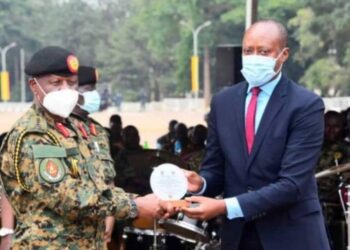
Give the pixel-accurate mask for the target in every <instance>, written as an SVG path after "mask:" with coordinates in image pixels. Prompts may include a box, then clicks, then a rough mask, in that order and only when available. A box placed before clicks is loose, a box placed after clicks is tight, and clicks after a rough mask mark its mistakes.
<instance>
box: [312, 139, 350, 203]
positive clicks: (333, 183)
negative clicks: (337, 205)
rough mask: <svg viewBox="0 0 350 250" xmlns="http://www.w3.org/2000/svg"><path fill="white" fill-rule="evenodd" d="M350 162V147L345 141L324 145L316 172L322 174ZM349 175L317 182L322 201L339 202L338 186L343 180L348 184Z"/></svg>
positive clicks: (333, 176) (335, 176)
mask: <svg viewBox="0 0 350 250" xmlns="http://www.w3.org/2000/svg"><path fill="white" fill-rule="evenodd" d="M349 160H350V145H349V144H348V143H347V142H345V141H340V142H335V143H333V144H324V145H323V147H322V151H321V155H320V158H319V160H318V163H317V166H316V172H321V171H323V170H326V169H328V168H331V167H333V166H335V165H337V164H345V163H348V162H349ZM347 175H348V173H342V174H341V175H331V176H328V177H324V178H320V179H319V180H317V185H318V193H319V196H320V200H321V201H327V202H338V201H339V197H338V196H339V194H338V186H339V184H340V182H341V178H342V179H343V180H344V181H345V182H348V180H347V179H348V177H347Z"/></svg>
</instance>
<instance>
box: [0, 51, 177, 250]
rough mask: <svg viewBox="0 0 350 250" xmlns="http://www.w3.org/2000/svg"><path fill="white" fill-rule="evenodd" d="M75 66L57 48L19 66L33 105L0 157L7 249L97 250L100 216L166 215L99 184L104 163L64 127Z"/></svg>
mask: <svg viewBox="0 0 350 250" xmlns="http://www.w3.org/2000/svg"><path fill="white" fill-rule="evenodd" d="M78 66H79V63H78V60H77V58H76V57H75V56H74V55H73V54H72V53H70V52H69V51H67V50H65V49H62V48H59V47H46V48H44V49H42V50H40V51H38V52H37V53H35V54H34V55H33V57H32V59H31V60H30V61H29V63H28V64H27V65H26V68H25V71H26V73H27V74H28V75H30V76H32V78H31V79H30V80H29V86H30V88H31V90H32V92H33V94H34V98H35V100H34V105H33V106H32V107H31V108H30V109H29V110H28V111H27V112H26V113H25V114H24V115H23V117H22V118H20V119H19V120H18V121H17V122H16V124H15V125H14V127H13V128H12V130H11V131H10V132H9V134H8V136H7V137H6V139H5V143H4V144H3V146H2V148H1V150H0V154H1V168H0V171H1V182H2V185H3V188H4V192H5V194H6V196H7V198H8V200H9V201H10V203H11V205H12V207H13V210H14V212H15V216H16V219H17V225H16V229H15V234H14V240H13V245H12V247H13V249H96V250H97V249H98V250H99V249H100V246H101V245H102V243H101V242H98V235H99V232H98V230H99V227H98V225H99V223H100V222H101V220H102V221H103V220H104V219H105V218H106V217H107V216H113V217H114V218H117V219H124V218H134V217H136V216H137V215H138V216H140V217H161V216H162V215H165V216H168V215H169V213H168V212H169V211H172V207H171V206H170V205H169V204H166V203H164V202H160V201H159V200H158V199H157V198H156V197H155V196H154V195H148V196H144V197H137V198H135V197H131V195H129V194H127V193H125V192H124V191H123V190H122V189H119V188H116V187H110V186H108V185H105V184H104V181H105V180H106V178H100V176H99V175H100V172H99V169H103V168H104V167H105V166H107V165H109V161H110V159H109V158H107V157H104V155H103V154H100V153H94V154H92V153H91V149H90V148H89V147H88V145H87V144H86V143H81V138H80V135H79V134H78V133H77V131H76V129H75V128H74V126H73V125H72V124H71V123H70V122H69V120H67V119H66V118H67V117H68V116H69V115H70V113H71V111H72V110H73V108H74V107H75V105H76V103H77V100H78V93H77V92H76V89H77V83H78V81H77V75H76V74H77V70H78ZM101 162H105V163H106V164H105V165H101ZM97 165H100V168H96V166H97ZM166 209H167V210H166ZM166 212H167V213H166Z"/></svg>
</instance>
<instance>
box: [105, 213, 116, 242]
mask: <svg viewBox="0 0 350 250" xmlns="http://www.w3.org/2000/svg"><path fill="white" fill-rule="evenodd" d="M114 221H115V219H114V217H113V216H107V217H106V219H105V232H104V235H103V239H104V241H105V242H106V243H109V242H111V238H112V232H113V227H114Z"/></svg>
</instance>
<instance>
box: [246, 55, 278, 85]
mask: <svg viewBox="0 0 350 250" xmlns="http://www.w3.org/2000/svg"><path fill="white" fill-rule="evenodd" d="M282 53H283V50H282V51H281V53H280V54H279V55H278V56H277V58H273V57H269V56H257V55H251V56H242V65H243V68H242V70H241V73H242V75H243V76H244V78H245V79H246V81H247V82H248V83H249V85H250V86H251V87H259V86H262V85H264V84H266V83H268V82H269V81H271V80H272V78H274V77H275V76H276V75H277V74H278V72H279V71H280V70H281V68H282V64H281V67H280V68H279V69H278V70H277V72H275V66H276V61H277V59H278V58H279V57H280V56H281V55H282Z"/></svg>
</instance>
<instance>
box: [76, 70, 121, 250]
mask: <svg viewBox="0 0 350 250" xmlns="http://www.w3.org/2000/svg"><path fill="white" fill-rule="evenodd" d="M78 82H79V83H78V85H79V87H78V92H79V94H80V95H79V101H78V105H77V106H75V108H74V110H73V112H72V115H71V116H70V119H71V123H72V124H73V125H74V127H75V129H76V131H77V134H78V135H79V138H80V141H81V143H85V144H86V146H87V147H88V148H89V149H90V153H91V154H92V155H97V156H98V157H97V164H95V166H96V168H95V169H94V170H93V171H94V173H93V176H94V178H95V179H96V184H97V185H98V186H99V188H100V189H101V190H104V189H106V188H108V186H111V187H113V186H114V178H115V176H116V174H115V170H114V166H113V160H112V159H111V155H110V149H109V140H108V134H107V131H106V130H105V129H104V127H103V126H102V125H100V124H99V123H98V122H97V121H95V120H94V119H92V118H91V117H89V114H92V113H94V112H97V111H98V110H99V108H100V104H101V97H100V95H99V93H98V92H97V90H96V84H97V82H98V72H97V70H96V69H95V68H93V67H89V66H79V70H78ZM102 166H103V167H102ZM95 172H96V173H95ZM99 226H100V227H101V230H100V231H99V233H103V232H104V234H101V235H99V236H100V240H99V242H103V241H105V242H107V243H108V242H110V241H111V236H112V231H113V226H114V217H113V216H108V217H107V218H106V220H105V223H103V221H102V220H101V221H100V224H99ZM102 238H103V240H101V239H102ZM102 247H103V248H106V244H104V246H101V247H100V248H99V249H102Z"/></svg>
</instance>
